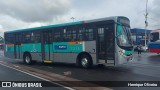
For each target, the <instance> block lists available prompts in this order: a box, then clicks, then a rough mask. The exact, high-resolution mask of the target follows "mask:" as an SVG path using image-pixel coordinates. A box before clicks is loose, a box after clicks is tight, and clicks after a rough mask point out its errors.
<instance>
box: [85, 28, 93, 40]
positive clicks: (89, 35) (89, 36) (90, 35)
mask: <svg viewBox="0 0 160 90" xmlns="http://www.w3.org/2000/svg"><path fill="white" fill-rule="evenodd" d="M85 38H86V40H87V41H92V40H93V29H86V30H85Z"/></svg>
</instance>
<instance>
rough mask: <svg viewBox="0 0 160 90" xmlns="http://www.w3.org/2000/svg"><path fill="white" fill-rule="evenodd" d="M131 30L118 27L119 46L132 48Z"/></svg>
mask: <svg viewBox="0 0 160 90" xmlns="http://www.w3.org/2000/svg"><path fill="white" fill-rule="evenodd" d="M130 37H131V36H130V33H129V29H127V27H125V26H121V25H118V27H117V44H118V45H119V46H121V47H129V46H132V42H131V38H130Z"/></svg>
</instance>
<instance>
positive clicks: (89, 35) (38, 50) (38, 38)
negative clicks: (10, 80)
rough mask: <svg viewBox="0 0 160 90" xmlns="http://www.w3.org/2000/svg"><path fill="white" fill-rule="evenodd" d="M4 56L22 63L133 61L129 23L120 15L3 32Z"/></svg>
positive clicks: (114, 63) (109, 63)
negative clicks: (19, 60)
mask: <svg viewBox="0 0 160 90" xmlns="http://www.w3.org/2000/svg"><path fill="white" fill-rule="evenodd" d="M4 37H5V50H4V55H5V56H6V57H9V58H14V59H21V60H23V61H24V62H25V63H26V64H32V63H33V61H38V62H39V61H40V62H44V63H74V64H76V65H78V66H81V67H83V68H90V67H92V66H93V65H99V64H101V65H102V64H103V65H106V66H117V65H119V64H124V63H127V62H128V61H130V60H132V58H133V55H132V54H133V44H132V41H131V33H130V21H129V19H128V18H127V17H124V16H113V17H106V18H100V19H93V20H86V21H78V22H71V23H64V24H56V25H48V26H41V27H35V28H27V29H22V30H13V31H7V32H5V33H4Z"/></svg>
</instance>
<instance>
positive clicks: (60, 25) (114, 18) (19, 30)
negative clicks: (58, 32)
mask: <svg viewBox="0 0 160 90" xmlns="http://www.w3.org/2000/svg"><path fill="white" fill-rule="evenodd" d="M117 18H127V17H124V16H112V17H106V18H100V19H93V20H86V21H78V22H71V23H63V24H55V25H48V26H40V27H34V28H26V29H18V30H12V31H6V32H4V33H12V32H22V31H32V30H39V29H48V28H55V27H63V26H71V25H78V24H85V23H91V22H97V21H104V20H114V21H115V20H116V19H117ZM127 19H128V18H127Z"/></svg>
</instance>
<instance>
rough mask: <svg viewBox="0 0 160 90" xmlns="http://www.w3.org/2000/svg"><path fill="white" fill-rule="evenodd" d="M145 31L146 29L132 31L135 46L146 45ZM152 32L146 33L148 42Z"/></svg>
mask: <svg viewBox="0 0 160 90" xmlns="http://www.w3.org/2000/svg"><path fill="white" fill-rule="evenodd" d="M145 30H146V29H139V28H133V29H131V33H132V40H133V44H134V45H138V44H141V45H145ZM150 32H151V30H147V31H146V34H147V42H148V41H149V37H150Z"/></svg>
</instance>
